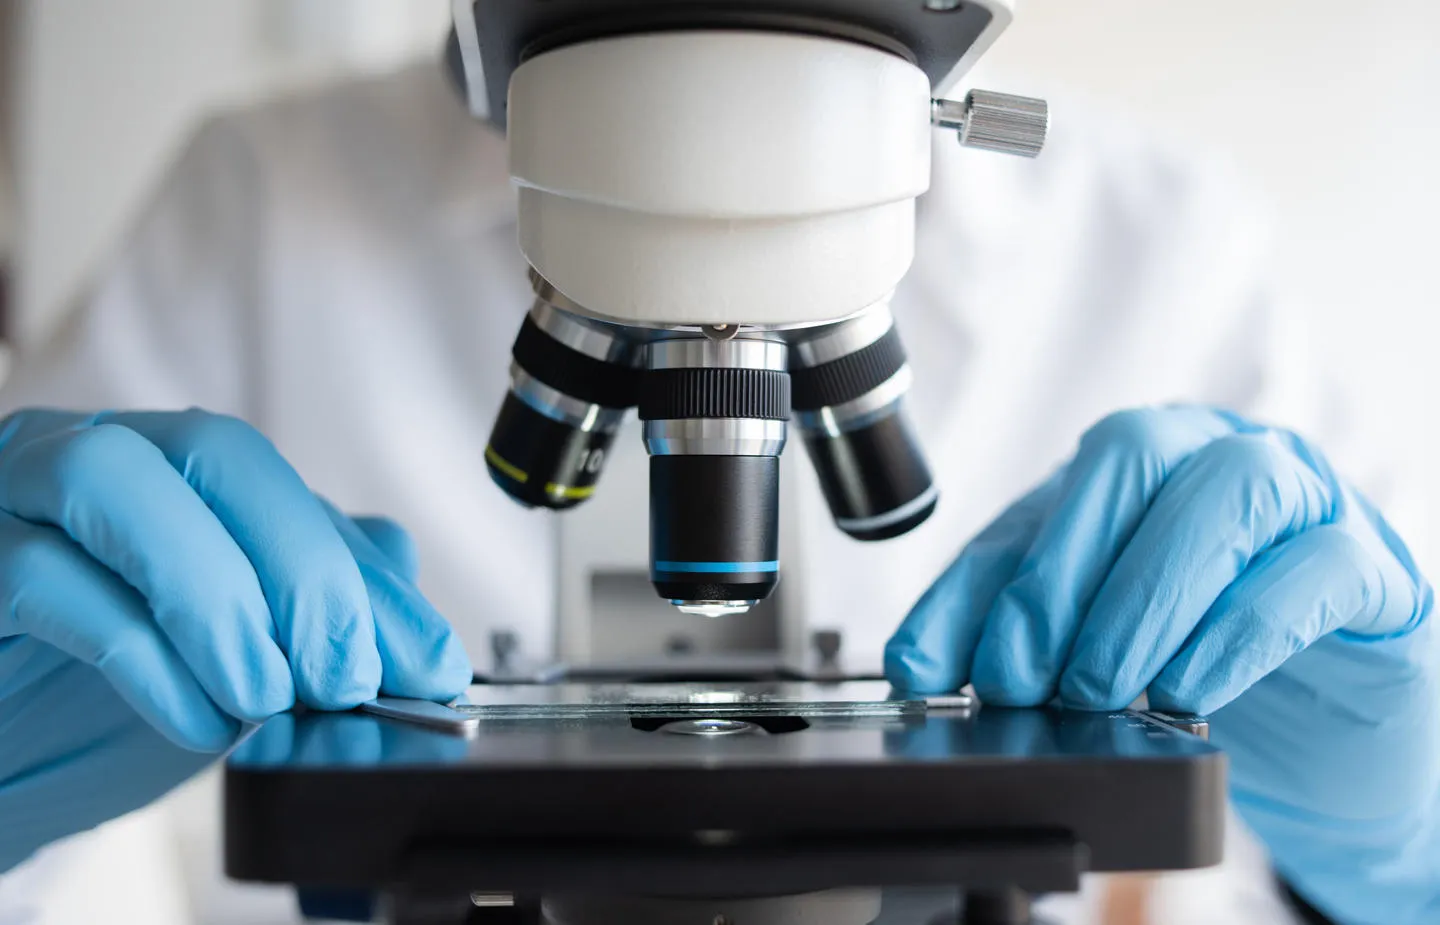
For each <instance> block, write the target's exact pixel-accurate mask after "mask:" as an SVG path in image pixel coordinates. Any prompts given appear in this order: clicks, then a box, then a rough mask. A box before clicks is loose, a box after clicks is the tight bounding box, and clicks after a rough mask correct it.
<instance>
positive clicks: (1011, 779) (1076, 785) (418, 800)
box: [225, 682, 1225, 887]
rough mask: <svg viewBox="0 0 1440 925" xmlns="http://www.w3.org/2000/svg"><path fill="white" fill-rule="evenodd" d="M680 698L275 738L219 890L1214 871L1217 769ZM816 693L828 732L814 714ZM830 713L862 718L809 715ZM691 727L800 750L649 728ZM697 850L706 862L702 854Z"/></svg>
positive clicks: (1121, 747)
mask: <svg viewBox="0 0 1440 925" xmlns="http://www.w3.org/2000/svg"><path fill="white" fill-rule="evenodd" d="M570 689H571V690H574V689H575V688H573V686H571V688H570ZM674 689H675V688H674V686H673V685H668V686H666V688H664V690H672V691H673V690H674ZM516 690H517V689H514V688H510V689H507V688H503V687H497V686H485V685H477V686H476V687H474V688H472V689H471V696H472V697H474V698H475V699H476V700H477V701H484V700H486V699H488V700H491V701H494V702H496V703H501V704H503V703H504V702H506V701H507V700H508V701H511V702H523V701H525V700H527V699H530V694H529V693H528V692H533V691H535V690H540V689H539V688H529V689H523V688H522V689H519V690H520V693H519V694H517V693H516ZM556 690H560V689H559V688H556ZM655 690H661V689H660V688H655ZM686 690H691V689H689V688H687V689H686ZM698 690H702V691H705V692H708V693H705V694H703V695H702V697H708V698H709V699H708V700H705V699H702V700H701V701H700V702H699V703H698V704H696V703H691V704H690V705H689V707H687V708H685V709H684V710H683V711H682V709H681V708H679V707H677V708H675V709H674V710H667V708H664V707H663V703H664V702H665V700H666V698H665V697H663V696H662V697H659V698H651V699H652V700H656V701H658V702H659V703H660V704H662V706H661V707H659V708H657V706H656V703H653V702H652V703H649V704H645V705H643V706H637V707H636V708H635V709H634V711H633V713H632V712H631V711H628V709H627V708H623V707H617V706H616V704H615V703H614V701H615V694H614V689H613V688H610V689H608V693H606V694H605V695H604V696H597V697H596V698H595V700H596V702H608V704H609V705H608V707H607V710H608V712H603V713H601V714H600V715H594V716H588V717H583V718H575V717H572V718H568V719H567V718H560V719H514V718H505V717H503V716H489V717H486V718H484V719H483V720H482V721H481V723H480V725H479V729H478V732H477V733H476V734H475V735H473V736H471V737H461V736H456V735H452V734H446V733H444V732H437V731H434V730H430V729H426V728H424V727H421V726H416V725H411V724H409V723H405V722H399V721H395V720H387V719H382V718H378V717H374V716H369V715H363V714H358V713H350V714H318V713H308V714H307V713H300V714H284V715H281V716H277V717H275V718H273V719H272V720H270V721H269V722H267V723H266V724H265V725H264V726H263V727H262V728H261V729H259V730H258V731H257V732H256V733H255V734H254V735H253V736H252V737H251V738H250V739H248V740H247V741H246V742H245V743H244V744H242V745H241V746H240V748H239V749H238V750H237V751H236V752H235V753H234V754H233V755H232V756H231V758H230V759H229V761H228V763H227V766H226V772H225V853H226V870H227V872H228V873H229V875H230V876H231V877H234V878H237V879H240V880H251V881H269V882H286V883H302V884H328V885H337V886H353V887H380V886H385V885H393V884H396V883H400V882H404V881H406V880H408V879H412V878H413V877H414V876H415V872H416V870H417V865H420V866H422V867H423V866H426V865H428V864H429V861H428V860H426V859H431V860H433V859H434V858H436V857H449V858H457V857H461V856H466V855H467V853H468V856H470V857H471V858H473V859H475V862H476V863H482V862H483V859H484V858H487V857H488V858H491V859H492V860H493V859H495V858H502V857H503V858H508V859H510V860H511V861H515V859H524V858H527V857H534V858H550V859H554V858H558V857H562V856H567V852H568V856H570V857H572V859H574V858H578V857H580V856H582V855H586V854H587V852H589V853H590V854H593V853H595V852H596V851H599V852H600V853H601V854H602V855H608V856H609V857H610V858H612V859H614V860H619V859H621V858H622V856H624V855H625V854H626V853H627V852H629V854H630V856H631V857H632V859H633V860H634V862H635V863H636V864H641V863H642V861H643V859H644V858H645V857H650V858H651V859H652V860H653V859H654V858H655V857H657V856H658V857H660V858H665V857H668V858H670V859H671V860H673V861H675V863H680V861H681V860H683V859H684V858H686V857H689V856H690V855H692V854H696V853H698V854H699V855H702V856H703V855H704V854H706V853H707V852H710V853H711V854H712V855H713V856H714V857H715V858H717V863H718V859H719V858H720V854H721V853H725V852H728V853H729V855H731V856H735V855H736V854H737V852H738V853H744V852H745V851H750V852H751V856H752V857H760V858H764V857H768V856H776V857H783V856H787V854H793V853H795V852H801V851H812V853H813V852H818V854H816V856H817V857H821V856H825V853H826V852H827V851H831V852H832V853H833V851H835V850H839V851H840V852H841V853H842V854H843V853H844V852H845V851H847V850H852V849H856V848H862V847H863V848H864V849H865V850H869V849H870V848H872V847H874V846H888V847H885V848H884V850H885V851H890V850H891V849H893V851H896V852H900V853H901V854H903V853H904V852H905V851H911V852H912V853H914V852H920V853H924V852H925V851H928V850H932V849H937V848H938V849H940V855H942V856H943V855H944V853H945V850H947V846H949V847H955V846H962V847H963V846H964V845H972V846H973V845H982V846H983V845H991V846H993V847H994V848H995V849H996V850H997V851H1000V852H1001V853H1002V854H1003V852H1004V850H1008V849H1007V846H1009V849H1014V848H1015V847H1016V846H1017V845H1020V846H1021V847H1022V848H1023V846H1024V845H1027V844H1028V845H1031V846H1035V847H1036V848H1037V852H1038V854H1037V857H1041V858H1042V859H1043V857H1044V856H1045V852H1046V851H1047V850H1049V849H1048V848H1047V847H1046V846H1047V845H1049V846H1051V847H1053V846H1054V845H1056V844H1062V845H1063V844H1073V845H1074V846H1075V849H1074V851H1075V853H1074V855H1073V856H1074V857H1075V858H1077V859H1078V861H1077V863H1079V864H1080V865H1081V866H1083V867H1084V868H1086V869H1090V870H1100V871H1114V870H1139V869H1144V870H1161V869H1167V870H1168V869H1183V868H1194V867H1202V866H1208V865H1211V864H1215V863H1218V861H1219V860H1220V856H1221V843H1222V836H1223V815H1224V813H1223V810H1224V801H1225V760H1224V756H1223V755H1222V754H1221V753H1220V752H1219V751H1218V750H1217V749H1215V748H1213V747H1211V746H1210V745H1208V744H1207V743H1205V742H1204V741H1202V740H1201V739H1199V738H1197V737H1195V736H1191V735H1188V734H1185V733H1182V732H1179V731H1177V730H1175V729H1172V728H1170V727H1169V726H1166V725H1164V724H1162V723H1159V722H1158V721H1156V720H1153V719H1151V718H1149V717H1146V716H1143V715H1140V714H1137V713H1132V712H1119V713H1077V712H1067V711H1062V710H1048V709H1042V710H1004V709H997V708H992V707H982V708H979V709H978V710H972V711H953V710H952V711H936V710H930V711H926V710H925V709H924V707H923V706H921V707H920V708H919V709H918V710H916V709H914V705H913V704H911V705H909V706H903V707H902V706H898V705H897V707H896V708H895V709H894V710H892V711H891V712H890V713H889V714H888V715H885V710H886V709H887V708H885V707H883V706H882V707H881V708H880V709H879V710H878V711H877V710H876V709H875V708H874V704H875V703H876V701H877V698H878V699H883V698H884V696H885V692H886V690H887V689H886V688H885V687H884V686H883V684H882V685H877V684H875V683H874V682H866V683H861V684H846V685H793V684H766V685H729V686H726V685H708V686H705V687H703V688H698ZM740 691H743V692H744V693H743V695H741V694H737V692H740ZM817 691H818V692H822V695H823V697H824V698H828V699H829V700H830V701H831V702H832V708H825V709H820V710H815V709H814V708H813V701H815V699H816V694H815V692H817ZM756 692H758V693H759V699H760V700H763V701H764V702H763V703H760V702H759V701H757V700H756V699H755V697H756ZM686 696H688V695H686ZM892 696H893V695H892ZM554 699H555V700H556V701H557V702H562V701H563V702H573V697H572V698H569V699H568V700H567V698H565V697H559V696H557V697H555V698H554ZM679 699H684V697H682V698H679ZM692 699H693V698H692ZM787 699H788V700H795V701H800V702H811V703H812V706H811V707H805V708H796V709H795V710H794V711H792V712H794V713H796V714H801V715H800V716H799V719H801V720H802V721H803V722H801V723H798V724H797V723H796V722H794V717H792V718H791V719H790V720H781V719H776V718H775V716H776V715H778V714H780V713H783V710H784V708H782V707H777V706H776V705H775V701H777V700H779V701H785V700H787ZM850 700H853V701H854V702H855V703H859V704H866V703H869V704H871V706H870V707H861V708H857V712H858V713H861V714H862V715H855V716H846V715H824V714H826V713H830V714H833V713H835V712H836V711H835V710H834V709H833V701H850ZM750 703H755V704H756V705H755V706H753V708H752V707H751V706H747V704H750ZM617 711H618V712H617ZM695 711H703V712H710V711H715V712H717V713H724V714H725V715H729V716H742V717H743V716H744V715H745V714H746V712H747V711H749V712H754V713H757V714H758V713H760V712H764V711H769V712H768V713H767V714H766V715H765V716H759V715H756V716H753V717H752V718H753V719H755V720H756V721H757V722H761V723H762V724H764V725H769V726H770V727H771V728H774V729H777V730H781V729H787V728H793V727H794V726H796V725H805V726H806V727H807V728H803V729H800V730H798V731H788V732H786V731H777V732H775V733H770V734H764V735H742V736H731V737H721V738H714V739H707V738H699V737H694V736H688V735H671V734H666V733H665V732H663V731H659V730H657V729H656V727H657V726H658V725H661V724H662V723H663V721H664V720H665V719H666V716H665V714H666V713H667V712H672V713H675V714H676V715H677V716H678V715H681V714H682V712H683V713H684V715H691V716H693V715H697V713H696V712H695ZM807 711H810V712H809V713H808V715H806V714H807ZM561 712H562V713H563V712H564V711H561ZM877 713H878V714H879V715H876V714H877ZM864 714H870V715H864ZM697 833H702V834H701V835H700V836H699V838H700V839H701V841H700V842H697ZM715 833H724V834H723V836H721V837H720V840H721V841H723V842H725V844H705V843H702V842H703V840H704V839H705V838H707V837H708V838H710V839H711V840H712V841H713V840H714V838H715ZM847 846H848V847H847ZM721 849H723V851H722V850H721ZM876 850H877V851H879V850H880V849H879V848H876ZM716 852H720V853H716ZM852 853H853V851H852ZM1022 853H1023V852H1022ZM897 856H898V855H897ZM1051 856H1052V857H1053V856H1054V854H1053V852H1052V855H1051ZM677 859H679V860H677ZM732 859H733V857H732ZM515 863H522V862H520V861H515ZM512 866H513V865H512ZM571 869H572V872H573V871H574V870H578V868H571ZM737 870H738V868H737ZM741 874H743V872H741V873H740V874H737V876H738V875H741ZM465 876H474V871H473V870H471V871H469V872H468V873H466V874H465ZM505 876H506V877H513V876H514V874H513V871H512V872H511V873H507V874H506V875H505ZM877 876H878V875H877ZM522 879H523V878H522ZM917 882H927V883H928V882H931V879H930V878H927V877H918V878H917ZM486 885H487V886H496V887H506V886H507V884H501V883H496V884H486ZM836 885H838V884H836ZM853 885H856V886H872V885H874V886H881V885H889V884H885V883H874V884H869V883H865V884H853ZM911 885H915V884H911Z"/></svg>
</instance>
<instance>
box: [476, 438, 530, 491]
mask: <svg viewBox="0 0 1440 925" xmlns="http://www.w3.org/2000/svg"><path fill="white" fill-rule="evenodd" d="M485 461H486V462H488V463H489V464H490V465H492V466H494V467H495V468H496V469H499V470H500V471H501V472H503V473H505V474H506V475H508V476H510V478H512V479H514V480H515V481H517V482H519V483H520V484H521V485H524V484H525V483H526V482H528V481H530V473H528V472H526V471H525V470H524V469H521V468H520V467H519V466H517V465H515V464H514V463H512V462H510V461H509V460H507V459H505V458H504V457H502V456H501V455H500V454H499V453H497V452H495V448H494V447H493V446H487V447H485Z"/></svg>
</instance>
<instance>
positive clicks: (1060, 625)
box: [886, 408, 1440, 925]
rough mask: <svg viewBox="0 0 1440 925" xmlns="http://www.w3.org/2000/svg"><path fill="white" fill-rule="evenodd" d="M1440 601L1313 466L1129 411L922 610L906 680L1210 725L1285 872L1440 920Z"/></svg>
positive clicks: (1319, 892)
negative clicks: (1439, 614) (1140, 708)
mask: <svg viewBox="0 0 1440 925" xmlns="http://www.w3.org/2000/svg"><path fill="white" fill-rule="evenodd" d="M1433 605H1434V599H1433V595H1432V592H1431V589H1430V586H1429V585H1428V584H1427V583H1426V581H1425V579H1424V578H1423V577H1422V576H1421V575H1420V573H1419V571H1418V570H1417V569H1416V567H1415V563H1414V562H1413V560H1412V559H1411V556H1410V553H1409V552H1408V551H1407V550H1406V548H1405V545H1404V544H1403V543H1402V542H1401V540H1400V538H1399V537H1398V536H1396V535H1395V533H1394V532H1393V531H1392V530H1391V528H1390V527H1389V525H1388V524H1386V522H1385V520H1384V519H1383V518H1382V517H1381V516H1380V514H1379V513H1378V512H1377V511H1376V510H1375V509H1374V508H1373V507H1372V506H1371V505H1370V504H1369V503H1368V502H1367V501H1365V499H1363V498H1361V497H1360V496H1359V495H1358V494H1356V492H1355V491H1354V490H1353V489H1352V488H1350V487H1349V486H1347V485H1346V484H1345V483H1344V482H1342V481H1341V480H1340V479H1339V478H1338V477H1337V476H1336V475H1335V473H1334V471H1333V470H1332V469H1331V468H1330V465H1329V464H1328V463H1327V462H1326V461H1325V459H1324V457H1323V456H1321V455H1320V453H1319V452H1318V451H1316V450H1315V449H1314V448H1313V447H1311V446H1310V445H1308V444H1307V443H1306V442H1305V441H1304V440H1302V439H1300V438H1299V437H1297V436H1295V435H1294V434H1292V433H1288V432H1286V431H1282V430H1275V429H1271V428H1266V427H1260V426H1257V425H1254V424H1251V423H1249V422H1247V421H1245V420H1243V419H1241V418H1239V417H1238V416H1235V415H1233V414H1229V413H1226V412H1221V411H1214V410H1208V409H1203V408H1167V409H1151V410H1140V411H1127V412H1121V413H1119V414H1115V415H1112V416H1111V417H1108V418H1106V419H1105V420H1103V421H1101V422H1100V423H1099V424H1097V425H1096V426H1095V427H1094V428H1093V429H1091V430H1090V431H1089V432H1088V433H1087V434H1086V435H1085V437H1084V438H1083V439H1082V440H1081V442H1080V447H1079V450H1078V452H1077V454H1076V456H1075V458H1074V459H1073V460H1072V461H1071V462H1070V463H1069V464H1068V465H1067V466H1066V467H1065V468H1064V469H1062V470H1061V471H1060V472H1059V473H1058V474H1056V475H1055V476H1054V477H1053V478H1051V479H1050V480H1049V481H1047V482H1046V483H1045V484H1043V485H1041V486H1040V487H1039V488H1038V489H1036V490H1035V491H1034V492H1033V493H1031V494H1030V495H1029V496H1027V497H1025V498H1024V499H1022V500H1021V501H1019V502H1018V503H1017V504H1015V505H1014V506H1013V507H1011V508H1010V509H1009V510H1007V511H1006V512H1005V513H1004V514H1002V515H1001V516H1000V517H999V519H997V520H996V521H995V522H994V523H993V524H991V525H990V526H989V527H988V528H987V529H986V530H985V531H984V532H982V533H981V534H980V535H979V536H978V537H977V538H976V539H975V540H974V541H973V542H971V543H970V545H969V546H968V547H967V548H966V549H965V550H964V552H962V553H961V555H960V557H959V558H958V559H957V560H956V561H955V563H954V564H953V565H952V566H951V567H950V568H949V570H948V571H947V572H946V573H945V574H944V575H943V576H941V578H940V579H939V580H938V581H937V582H936V583H935V585H934V586H933V587H932V588H931V589H930V591H929V592H927V593H926V594H925V596H924V597H923V598H922V599H921V600H920V602H919V603H918V604H917V605H916V606H915V608H914V610H913V611H912V612H911V613H910V615H909V616H908V617H907V618H906V620H905V622H904V624H903V625H902V626H901V627H900V629H899V630H898V631H897V632H896V634H895V636H894V638H892V639H891V640H890V643H889V645H888V646H887V648H886V673H887V674H888V676H889V678H890V680H891V682H892V683H894V684H895V685H896V686H897V687H901V688H904V689H908V690H914V691H918V692H927V693H928V692H939V691H948V690H955V689H957V688H959V687H962V686H964V685H965V684H967V683H969V684H973V685H974V687H975V690H976V692H977V693H978V694H979V695H980V697H981V699H982V701H988V702H990V703H995V704H1004V705H1012V706H1031V705H1037V704H1043V703H1047V702H1049V701H1051V700H1052V699H1053V698H1055V697H1057V696H1058V698H1059V700H1060V701H1061V702H1062V703H1064V704H1065V705H1068V706H1072V707H1077V708H1082V709H1094V710H1111V709H1118V708H1122V707H1125V706H1127V705H1129V704H1130V703H1131V702H1132V701H1134V700H1135V699H1136V698H1137V697H1139V696H1140V695H1141V694H1144V693H1148V695H1149V700H1150V703H1151V705H1152V706H1155V707H1158V708H1161V709H1168V710H1175V711H1183V712H1195V713H1204V714H1209V715H1210V717H1211V730H1212V732H1211V735H1212V741H1214V742H1215V743H1216V744H1217V745H1219V746H1220V747H1221V748H1223V749H1224V750H1225V751H1226V752H1227V753H1228V754H1229V755H1230V758H1231V785H1232V797H1233V799H1234V801H1235V804H1236V806H1237V808H1238V810H1239V811H1240V813H1241V815H1242V816H1243V817H1244V818H1245V820H1246V821H1247V823H1248V824H1249V825H1250V826H1251V827H1252V828H1253V829H1254V830H1255V831H1256V832H1257V833H1258V834H1259V835H1260V837H1261V838H1262V839H1263V840H1264V841H1265V843H1266V844H1267V846H1268V847H1269V849H1270V851H1271V854H1272V857H1273V858H1274V863H1275V865H1276V867H1277V869H1278V871H1279V872H1280V874H1281V875H1282V876H1283V877H1284V878H1285V879H1286V880H1287V881H1288V882H1289V883H1290V884H1291V885H1292V886H1293V887H1294V888H1295V889H1296V890H1297V891H1299V892H1300V893H1301V894H1302V895H1303V896H1305V897H1306V898H1307V899H1309V900H1310V901H1311V902H1312V903H1314V904H1315V905H1316V906H1317V907H1318V908H1319V909H1320V910H1321V911H1323V912H1325V913H1327V914H1328V915H1329V916H1330V917H1331V918H1332V919H1333V920H1334V921H1336V922H1338V923H1342V925H1361V923H1365V925H1369V923H1376V925H1381V923H1383V925H1419V923H1422V922H1427V923H1433V922H1440V662H1437V652H1436V648H1435V642H1436V639H1435V633H1434V629H1433V624H1434V621H1433V620H1432V619H1431V613H1432V610H1433Z"/></svg>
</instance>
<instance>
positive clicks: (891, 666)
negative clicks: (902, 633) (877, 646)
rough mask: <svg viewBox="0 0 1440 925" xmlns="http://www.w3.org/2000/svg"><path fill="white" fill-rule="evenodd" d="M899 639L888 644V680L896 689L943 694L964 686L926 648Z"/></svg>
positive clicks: (886, 647) (951, 671) (908, 691)
mask: <svg viewBox="0 0 1440 925" xmlns="http://www.w3.org/2000/svg"><path fill="white" fill-rule="evenodd" d="M897 639H898V636H897ZM897 639H892V640H891V641H890V643H889V644H888V645H886V646H885V680H887V681H889V682H890V684H891V686H893V687H894V688H895V689H896V690H900V691H904V692H907V693H912V694H943V693H948V692H950V691H954V690H959V689H960V686H961V685H960V683H959V680H958V679H957V678H955V677H954V672H953V670H949V669H948V666H946V665H942V664H940V663H939V662H937V661H936V660H935V659H934V658H931V657H930V655H929V654H927V653H926V652H925V650H924V649H921V648H919V647H917V646H915V645H912V644H910V643H909V642H905V641H897Z"/></svg>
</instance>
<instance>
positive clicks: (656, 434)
mask: <svg viewBox="0 0 1440 925" xmlns="http://www.w3.org/2000/svg"><path fill="white" fill-rule="evenodd" d="M646 353H647V357H648V364H647V365H648V367H649V371H648V372H647V373H646V375H645V382H644V389H643V393H642V396H641V400H640V417H641V419H642V420H643V421H644V422H645V445H646V448H647V449H648V450H649V451H650V454H651V458H650V563H651V575H650V577H651V581H652V582H653V583H654V585H655V590H656V591H658V592H659V593H660V596H661V597H663V598H666V599H668V600H669V601H670V602H671V603H673V604H675V605H676V606H677V607H679V608H680V609H681V610H683V611H686V612H689V613H696V614H702V615H705V616H722V615H724V614H729V613H742V612H744V611H745V610H748V609H749V608H750V607H751V606H753V605H754V604H756V603H758V602H760V601H762V600H764V599H765V598H766V597H768V596H769V594H770V592H771V591H773V590H774V588H775V585H776V583H777V582H778V580H779V572H780V562H779V559H780V556H779V498H780V453H781V451H782V450H783V449H784V448H785V421H786V419H787V418H788V417H789V416H790V377H789V375H787V374H786V372H785V362H786V350H785V345H784V344H782V343H779V342H776V341H767V340H759V339H744V338H736V339H734V340H728V341H714V340H710V339H706V338H689V339H676V340H665V341H658V342H656V343H653V344H651V345H650V346H649V347H648V348H647V351H646Z"/></svg>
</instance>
